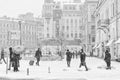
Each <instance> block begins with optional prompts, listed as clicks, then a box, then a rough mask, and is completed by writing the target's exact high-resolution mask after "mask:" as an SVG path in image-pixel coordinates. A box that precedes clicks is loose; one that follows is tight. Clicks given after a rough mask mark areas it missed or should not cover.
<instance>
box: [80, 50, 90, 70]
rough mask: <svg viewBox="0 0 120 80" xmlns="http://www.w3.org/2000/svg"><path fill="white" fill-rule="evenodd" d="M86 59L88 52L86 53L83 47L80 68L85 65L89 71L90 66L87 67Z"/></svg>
mask: <svg viewBox="0 0 120 80" xmlns="http://www.w3.org/2000/svg"><path fill="white" fill-rule="evenodd" d="M85 59H86V54H85V52H84V51H83V49H81V52H80V61H81V63H80V66H79V68H81V66H85V68H86V71H88V68H87V66H86V62H85Z"/></svg>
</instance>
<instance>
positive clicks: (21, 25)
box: [0, 15, 43, 48]
mask: <svg viewBox="0 0 120 80" xmlns="http://www.w3.org/2000/svg"><path fill="white" fill-rule="evenodd" d="M27 16H28V15H27ZM28 18H30V17H28ZM0 28H1V29H0V30H1V31H0V42H1V45H0V47H3V48H6V47H10V46H12V47H14V46H17V45H22V46H24V47H25V48H37V47H38V43H39V41H38V40H40V38H41V37H42V36H43V24H42V20H41V19H40V20H39V19H35V18H34V20H33V19H31V20H29V19H27V18H26V17H25V15H24V17H23V15H22V17H20V18H19V19H14V18H8V17H1V18H0Z"/></svg>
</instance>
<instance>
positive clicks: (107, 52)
mask: <svg viewBox="0 0 120 80" xmlns="http://www.w3.org/2000/svg"><path fill="white" fill-rule="evenodd" d="M104 60H105V62H106V64H107V68H106V69H111V54H110V53H109V50H106V52H105V58H104Z"/></svg>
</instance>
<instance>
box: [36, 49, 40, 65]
mask: <svg viewBox="0 0 120 80" xmlns="http://www.w3.org/2000/svg"><path fill="white" fill-rule="evenodd" d="M40 57H42V52H41V50H40V48H38V50H37V51H36V53H35V58H36V59H37V62H36V65H38V66H39V61H40Z"/></svg>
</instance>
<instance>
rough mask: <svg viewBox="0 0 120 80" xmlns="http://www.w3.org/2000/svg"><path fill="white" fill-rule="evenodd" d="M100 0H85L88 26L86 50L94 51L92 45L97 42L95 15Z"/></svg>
mask: <svg viewBox="0 0 120 80" xmlns="http://www.w3.org/2000/svg"><path fill="white" fill-rule="evenodd" d="M97 2H98V0H85V2H84V6H85V7H84V8H85V11H84V13H85V14H84V15H85V26H86V27H85V28H86V52H88V53H90V52H92V47H93V46H94V44H95V36H96V33H95V32H96V31H95V27H96V26H95V17H94V16H93V13H94V10H95V9H96V6H97Z"/></svg>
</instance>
